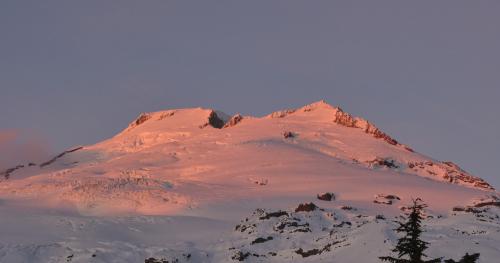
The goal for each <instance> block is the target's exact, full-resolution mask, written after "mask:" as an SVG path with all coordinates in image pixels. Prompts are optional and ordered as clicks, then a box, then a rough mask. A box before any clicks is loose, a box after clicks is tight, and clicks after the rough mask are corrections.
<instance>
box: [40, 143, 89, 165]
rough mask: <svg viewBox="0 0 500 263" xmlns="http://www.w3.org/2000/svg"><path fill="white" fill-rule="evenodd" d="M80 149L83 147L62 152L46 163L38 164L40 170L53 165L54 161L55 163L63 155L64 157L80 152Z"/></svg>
mask: <svg viewBox="0 0 500 263" xmlns="http://www.w3.org/2000/svg"><path fill="white" fill-rule="evenodd" d="M81 149H83V147H81V146H80V147H76V148H73V149H70V150H67V151H64V152H62V153H60V154H58V155H57V156H55V157H54V158H52V159H50V160H48V161H46V162H44V163H41V164H40V168H43V167H45V166H47V165H50V164H52V163H54V162H55V161H57V159H59V158H61V157H63V156H64V155H66V154H68V153H72V152H76V151H78V150H81Z"/></svg>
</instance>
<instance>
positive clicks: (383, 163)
mask: <svg viewBox="0 0 500 263" xmlns="http://www.w3.org/2000/svg"><path fill="white" fill-rule="evenodd" d="M368 165H369V166H371V167H387V168H391V169H396V168H399V165H397V164H396V161H394V160H393V159H390V158H380V157H377V158H375V159H374V160H372V161H369V162H368Z"/></svg>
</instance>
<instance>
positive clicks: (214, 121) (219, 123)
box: [208, 111, 225, 129]
mask: <svg viewBox="0 0 500 263" xmlns="http://www.w3.org/2000/svg"><path fill="white" fill-rule="evenodd" d="M208 123H209V124H210V126H212V127H214V128H216V129H222V127H224V124H225V123H224V120H222V119H221V118H219V116H218V115H217V113H216V112H215V111H212V112H210V115H209V116H208Z"/></svg>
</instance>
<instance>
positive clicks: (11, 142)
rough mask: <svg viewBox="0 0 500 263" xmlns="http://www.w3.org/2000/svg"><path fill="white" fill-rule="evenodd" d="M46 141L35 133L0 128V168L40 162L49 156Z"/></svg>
mask: <svg viewBox="0 0 500 263" xmlns="http://www.w3.org/2000/svg"><path fill="white" fill-rule="evenodd" d="M50 152H51V150H50V147H49V145H48V143H47V142H46V141H45V140H44V139H43V138H42V137H41V136H40V135H37V134H35V133H31V132H26V131H19V130H0V170H2V169H5V168H9V167H11V166H15V165H18V164H25V163H28V162H40V161H42V160H44V159H46V158H47V157H49V156H50Z"/></svg>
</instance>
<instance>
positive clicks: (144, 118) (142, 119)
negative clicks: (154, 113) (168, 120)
mask: <svg viewBox="0 0 500 263" xmlns="http://www.w3.org/2000/svg"><path fill="white" fill-rule="evenodd" d="M149 119H151V114H149V113H141V114H140V115H139V117H137V119H135V121H134V122H132V124H131V125H129V127H130V128H133V127H137V126H139V125H141V124H143V123H144V122H146V121H147V120H149Z"/></svg>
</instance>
